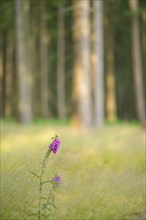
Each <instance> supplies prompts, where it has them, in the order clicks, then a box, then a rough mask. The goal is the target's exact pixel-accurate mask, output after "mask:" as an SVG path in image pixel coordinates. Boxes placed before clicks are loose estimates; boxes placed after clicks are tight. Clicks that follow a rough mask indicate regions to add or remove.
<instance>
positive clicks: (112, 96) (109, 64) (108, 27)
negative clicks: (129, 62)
mask: <svg viewBox="0 0 146 220" xmlns="http://www.w3.org/2000/svg"><path fill="white" fill-rule="evenodd" d="M105 3H106V4H105V9H106V15H105V31H106V34H105V51H106V53H105V70H106V76H105V80H106V114H107V119H108V120H109V121H114V120H115V119H116V112H117V109H116V91H115V90H116V89H115V75H114V30H113V29H114V24H113V16H114V11H113V7H114V1H113V0H108V1H106V2H105Z"/></svg>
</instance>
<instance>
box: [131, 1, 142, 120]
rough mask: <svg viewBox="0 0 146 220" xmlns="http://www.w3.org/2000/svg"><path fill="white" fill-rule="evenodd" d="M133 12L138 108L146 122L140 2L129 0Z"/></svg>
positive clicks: (133, 43)
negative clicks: (139, 13) (138, 11)
mask: <svg viewBox="0 0 146 220" xmlns="http://www.w3.org/2000/svg"><path fill="white" fill-rule="evenodd" d="M129 6H130V9H131V10H132V12H133V13H132V56H133V75H134V82H135V94H136V107H137V115H138V118H139V120H140V121H141V122H142V123H144V122H145V100H144V88H143V77H142V56H141V55H142V54H141V45H140V30H139V18H138V14H137V9H138V1H137V0H129Z"/></svg>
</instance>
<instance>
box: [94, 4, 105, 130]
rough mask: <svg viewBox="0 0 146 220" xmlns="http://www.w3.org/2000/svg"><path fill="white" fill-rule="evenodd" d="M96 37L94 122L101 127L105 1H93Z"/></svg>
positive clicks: (102, 121)
mask: <svg viewBox="0 0 146 220" xmlns="http://www.w3.org/2000/svg"><path fill="white" fill-rule="evenodd" d="M93 30H94V31H95V37H94V46H93V49H94V54H95V58H94V59H95V65H94V122H95V125H96V126H98V127H100V126H102V125H103V123H104V56H103V52H104V46H103V44H104V43H103V2H102V1H93Z"/></svg>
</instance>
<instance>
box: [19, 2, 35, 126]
mask: <svg viewBox="0 0 146 220" xmlns="http://www.w3.org/2000/svg"><path fill="white" fill-rule="evenodd" d="M15 9H16V37H17V42H16V47H17V71H18V95H19V98H18V105H19V117H20V121H21V122H23V123H28V122H31V121H32V116H33V115H32V103H31V78H30V73H29V71H28V66H27V53H26V41H25V40H26V38H25V34H26V33H25V23H24V1H19V0H15Z"/></svg>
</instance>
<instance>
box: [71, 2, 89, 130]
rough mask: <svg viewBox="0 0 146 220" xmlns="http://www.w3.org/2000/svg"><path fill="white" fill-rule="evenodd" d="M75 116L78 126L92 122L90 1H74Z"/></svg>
mask: <svg viewBox="0 0 146 220" xmlns="http://www.w3.org/2000/svg"><path fill="white" fill-rule="evenodd" d="M73 7H74V10H73V20H74V28H73V42H74V67H73V117H72V122H73V123H74V124H77V125H78V126H84V127H89V126H91V122H92V115H91V94H90V93H91V91H90V56H89V53H90V46H89V40H90V39H89V1H86V0H74V1H73Z"/></svg>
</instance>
